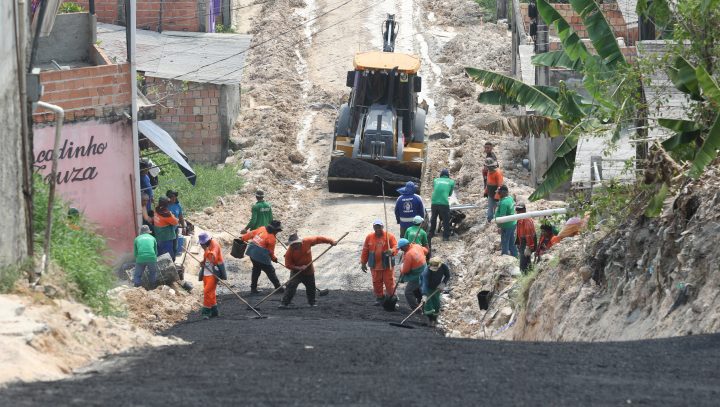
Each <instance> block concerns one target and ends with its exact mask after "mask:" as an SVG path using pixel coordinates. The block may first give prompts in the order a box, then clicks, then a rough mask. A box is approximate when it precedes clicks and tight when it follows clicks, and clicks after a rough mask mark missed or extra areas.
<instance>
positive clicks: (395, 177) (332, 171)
mask: <svg viewBox="0 0 720 407" xmlns="http://www.w3.org/2000/svg"><path fill="white" fill-rule="evenodd" d="M376 164H381V165H382V164H386V165H387V166H388V167H390V168H392V170H389V169H385V168H383V167H381V166H380V165H376ZM405 164H408V163H403V162H397V161H394V162H393V161H380V160H374V161H372V163H369V162H366V161H363V160H360V159H355V158H348V157H336V158H333V159H332V161H331V162H330V167H329V168H328V190H329V191H330V192H336V193H337V192H339V193H346V194H359V195H374V196H377V195H381V194H382V185H381V184H380V182H379V181H378V179H377V177H380V178H382V179H384V180H385V194H387V195H388V196H398V195H399V194H398V192H397V189H398V188H400V187H403V186H405V184H406V183H407V182H408V181H412V182H414V183H415V184H416V185H417V186H418V190H419V187H420V178H419V177H420V174H421V170H422V163H420V164H419V165H417V170H415V171H413V168H410V169H409V170H408V168H407V166H404V167H403V165H405ZM398 167H399V168H398ZM393 170H396V171H393ZM400 171H403V172H400ZM404 172H411V173H412V172H415V173H417V176H412V175H406V174H405V173H404Z"/></svg>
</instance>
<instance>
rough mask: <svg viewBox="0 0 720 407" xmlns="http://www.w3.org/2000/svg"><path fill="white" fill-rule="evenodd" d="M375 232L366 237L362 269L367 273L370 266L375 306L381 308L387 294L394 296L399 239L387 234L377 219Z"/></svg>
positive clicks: (374, 225)
mask: <svg viewBox="0 0 720 407" xmlns="http://www.w3.org/2000/svg"><path fill="white" fill-rule="evenodd" d="M373 229H374V232H373V233H370V234H369V235H367V236H366V237H365V242H364V243H363V248H362V254H361V256H360V268H361V269H362V271H364V272H366V273H367V269H368V266H370V272H371V273H372V283H373V293H374V294H375V305H377V306H380V305H382V304H383V302H384V301H385V295H383V285H384V286H385V294H387V295H388V296H389V297H390V296H392V295H393V286H394V284H395V277H394V276H393V256H395V255H396V254H397V239H396V238H395V236H394V235H393V234H392V233H390V232H386V231H385V230H383V229H384V225H383V221H382V220H380V219H377V220H376V221H374V222H373Z"/></svg>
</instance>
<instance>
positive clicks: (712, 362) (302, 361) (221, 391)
mask: <svg viewBox="0 0 720 407" xmlns="http://www.w3.org/2000/svg"><path fill="white" fill-rule="evenodd" d="M299 294H300V295H302V294H303V293H302V292H300V293H299ZM220 301H221V303H220V309H221V312H222V313H223V315H222V316H221V318H219V319H215V320H211V321H198V320H197V318H198V317H197V316H195V317H193V318H192V319H190V320H188V321H187V322H186V323H182V324H180V325H179V326H177V327H175V328H173V329H171V330H170V331H169V332H167V334H171V335H175V336H178V337H180V338H182V339H184V340H186V341H188V342H192V344H191V345H187V346H171V347H164V348H154V349H147V350H144V351H138V352H134V353H130V354H124V355H118V356H113V357H110V358H108V359H107V360H106V361H104V362H103V363H101V364H98V365H96V366H93V367H92V368H91V369H89V370H88V371H87V372H86V373H85V374H82V375H80V376H77V377H76V378H74V379H69V380H63V381H55V382H37V383H31V384H24V385H14V386H11V387H9V388H6V389H3V390H2V391H1V392H0V405H5V406H37V405H71V404H72V405H82V406H120V405H125V406H127V405H133V406H160V405H163V406H168V405H172V406H197V405H263V406H270V405H296V406H317V405H347V406H377V405H398V406H399V405H411V404H412V405H418V406H431V405H432V406H437V405H439V404H438V403H442V404H443V405H465V406H469V405H553V406H563V405H568V406H577V405H615V406H617V405H630V404H632V405H638V404H640V405H653V406H657V405H664V406H671V405H694V406H700V405H708V406H710V405H717V399H718V396H719V395H720V377H718V375H717V361H718V360H720V336H718V335H714V336H697V337H684V338H677V339H670V340H655V341H638V342H625V343H522V342H503V341H480V340H465V339H449V338H444V337H442V336H440V335H438V334H437V333H435V332H433V331H431V330H429V329H428V328H422V329H420V328H418V329H412V330H411V329H402V328H395V327H391V326H390V325H388V324H387V321H397V320H398V318H400V315H399V314H398V313H392V314H391V313H387V312H385V311H383V310H381V309H379V308H377V307H368V306H367V300H366V297H365V295H364V293H358V292H334V293H332V294H331V295H330V296H328V297H322V300H321V302H320V306H319V307H318V308H315V309H310V308H299V309H297V310H288V311H281V310H278V309H276V308H275V305H277V299H275V301H273V302H272V303H270V304H268V306H267V307H263V308H262V310H263V312H267V313H268V315H269V318H268V319H264V320H255V319H250V318H249V317H250V316H251V314H250V313H249V311H247V310H246V309H245V307H244V306H241V305H239V302H238V301H237V300H236V299H234V298H232V297H227V296H225V297H221V298H220Z"/></svg>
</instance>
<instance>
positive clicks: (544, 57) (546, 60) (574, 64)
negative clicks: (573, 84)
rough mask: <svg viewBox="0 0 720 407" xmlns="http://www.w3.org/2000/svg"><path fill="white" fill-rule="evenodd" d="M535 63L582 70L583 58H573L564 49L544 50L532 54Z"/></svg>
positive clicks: (577, 70) (576, 70)
mask: <svg viewBox="0 0 720 407" xmlns="http://www.w3.org/2000/svg"><path fill="white" fill-rule="evenodd" d="M532 63H533V65H537V66H547V67H550V68H567V69H571V70H573V71H575V72H581V71H582V68H583V63H582V60H581V59H579V58H578V59H576V60H574V61H573V60H572V59H570V57H569V56H568V54H566V53H565V51H564V50H560V51H550V52H543V53H542V54H536V55H533V56H532Z"/></svg>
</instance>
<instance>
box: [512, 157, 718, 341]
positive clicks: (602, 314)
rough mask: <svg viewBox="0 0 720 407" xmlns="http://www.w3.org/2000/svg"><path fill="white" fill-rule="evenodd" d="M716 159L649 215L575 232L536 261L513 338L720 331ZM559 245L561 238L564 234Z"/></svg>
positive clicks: (635, 336)
mask: <svg viewBox="0 0 720 407" xmlns="http://www.w3.org/2000/svg"><path fill="white" fill-rule="evenodd" d="M719 189H720V167H718V166H714V167H712V168H710V169H708V170H707V171H706V173H705V174H704V175H703V177H702V178H700V179H699V180H697V181H691V182H689V183H687V185H685V186H684V187H683V188H682V189H681V191H679V192H678V193H677V194H676V195H675V196H673V197H671V198H669V199H668V200H666V202H665V208H664V212H663V215H662V216H661V217H659V218H656V219H648V218H646V217H644V216H642V215H641V214H642V213H643V211H642V208H630V209H629V211H628V212H629V213H631V214H632V215H631V216H630V218H629V219H628V220H627V222H626V223H625V224H624V225H622V226H621V227H619V228H617V229H615V230H612V231H605V230H600V231H597V232H596V233H594V234H592V235H588V236H583V237H582V238H575V239H574V240H573V241H569V242H567V244H564V245H563V247H561V248H559V249H560V250H558V252H557V254H556V256H557V261H555V262H549V263H547V265H546V266H545V267H543V268H541V269H540V273H539V275H538V277H537V278H536V279H535V282H534V283H533V284H532V286H531V287H530V291H529V293H528V302H527V305H526V307H525V310H524V312H523V313H522V315H521V316H520V319H519V323H518V325H517V327H516V328H515V329H514V330H513V332H511V337H512V338H514V339H523V340H630V339H642V338H658V337H669V336H680V335H690V334H702V333H713V332H718V331H719V330H720V295H719V294H718V287H719V286H720V273H718V266H717V259H718V258H719V257H720V245H718V236H720V233H719V232H720V225H718V223H717V219H718V211H717V208H718V205H720V194H719V193H718V190H719ZM563 243H566V242H565V241H563Z"/></svg>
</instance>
